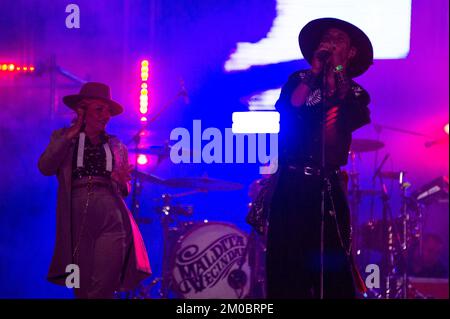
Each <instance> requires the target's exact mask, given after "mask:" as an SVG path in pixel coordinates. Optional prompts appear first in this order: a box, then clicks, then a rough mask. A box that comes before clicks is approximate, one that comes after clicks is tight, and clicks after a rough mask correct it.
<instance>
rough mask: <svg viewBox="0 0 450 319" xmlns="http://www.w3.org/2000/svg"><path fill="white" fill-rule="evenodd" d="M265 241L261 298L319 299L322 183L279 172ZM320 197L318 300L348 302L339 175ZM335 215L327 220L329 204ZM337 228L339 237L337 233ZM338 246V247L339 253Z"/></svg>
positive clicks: (346, 217) (346, 218) (350, 287)
mask: <svg viewBox="0 0 450 319" xmlns="http://www.w3.org/2000/svg"><path fill="white" fill-rule="evenodd" d="M280 169H281V171H280V177H279V180H278V184H277V187H276V190H275V192H274V195H273V198H272V204H271V209H270V216H269V229H268V237H267V254H266V276H267V297H268V298H283V299H284V298H286V299H288V298H289V299H291V298H295V299H310V298H320V270H321V264H320V260H321V258H320V257H321V236H320V235H321V197H322V196H321V188H322V184H323V183H322V178H321V177H319V176H311V175H305V174H304V172H303V170H291V169H289V168H285V167H282V168H280ZM328 179H329V181H330V184H331V196H329V195H328V194H327V193H328V192H326V193H325V195H326V196H325V198H326V201H325V204H326V205H325V208H326V209H325V219H324V220H325V231H324V239H325V240H324V298H332V299H337V298H354V297H355V287H354V282H353V277H352V272H351V263H350V259H349V257H348V256H347V254H346V251H345V249H344V247H346V248H348V247H349V244H350V240H351V239H350V233H351V223H350V211H349V206H348V202H347V198H346V194H345V192H344V188H343V183H342V180H341V176H340V174H334V175H330V176H329V177H328ZM330 197H332V199H333V202H334V208H335V213H336V215H335V216H333V214H332V213H330V211H331V210H332V204H331V198H330ZM337 225H339V232H340V236H339V234H338V228H337ZM343 246H344V247H343Z"/></svg>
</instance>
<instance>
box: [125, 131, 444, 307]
mask: <svg viewBox="0 0 450 319" xmlns="http://www.w3.org/2000/svg"><path fill="white" fill-rule="evenodd" d="M136 144H138V143H136ZM383 147H384V144H383V143H382V142H380V141H376V140H369V139H353V142H352V145H351V150H350V153H349V157H350V166H349V171H348V172H347V176H348V180H347V192H348V197H349V204H350V209H351V212H352V225H353V243H354V246H353V247H354V251H355V252H356V254H357V255H360V252H361V251H367V250H370V251H376V252H378V253H379V254H381V256H382V257H381V265H380V274H381V276H380V278H381V280H380V283H381V285H380V287H379V289H372V290H369V292H370V293H371V297H373V298H406V297H407V295H408V272H407V258H408V255H409V253H410V251H409V250H410V248H411V247H412V246H413V245H416V244H417V243H420V239H421V237H422V229H423V216H422V209H421V201H420V200H417V198H418V196H410V195H408V192H407V191H408V189H409V188H410V187H411V185H410V184H409V183H408V182H407V181H406V178H405V176H406V172H404V171H384V170H383V167H384V164H385V163H386V160H387V158H388V155H387V156H385V158H384V159H383V161H382V162H381V164H380V165H379V166H378V167H377V168H376V169H375V173H374V175H373V177H372V182H373V183H372V185H373V186H374V187H372V188H371V189H362V188H361V187H360V173H359V172H358V170H357V167H356V166H357V165H356V159H357V157H360V156H361V153H367V152H378V151H379V150H380V149H382V148H383ZM129 152H130V153H135V154H136V155H138V154H147V155H157V156H158V162H160V159H161V158H164V157H168V156H169V154H170V146H167V145H166V146H153V147H147V148H138V147H136V148H130V149H129ZM136 158H137V156H136ZM136 164H137V160H136ZM135 167H136V168H137V167H138V165H136V166H135ZM132 178H133V179H132V184H133V189H132V196H131V201H132V204H131V207H132V209H131V210H132V212H133V215H134V216H135V219H136V221H137V222H138V223H141V224H143V223H149V221H150V220H149V219H146V218H142V217H140V215H139V209H140V200H139V198H140V194H141V192H142V186H143V184H145V183H149V184H153V185H160V186H163V187H166V188H169V189H183V192H179V193H176V194H169V193H165V194H163V195H162V196H161V198H160V201H161V203H162V204H161V205H160V206H158V207H157V208H156V211H157V213H158V215H159V221H160V225H161V229H162V243H163V244H162V271H161V275H160V277H158V278H156V279H154V280H153V281H152V282H151V283H150V284H146V285H141V287H140V288H138V289H137V290H136V291H135V292H134V293H133V296H132V298H154V297H152V296H151V291H154V288H155V287H157V286H158V285H159V290H158V293H157V294H158V298H187V299H191V298H193V299H201V298H264V297H265V282H264V281H265V279H264V278H265V270H264V258H265V257H264V254H265V244H264V237H263V235H261V234H259V233H257V232H255V231H254V230H252V231H251V233H250V234H246V233H245V232H243V231H242V230H240V229H239V228H237V227H236V226H235V225H233V224H229V223H224V222H210V221H207V220H204V221H201V222H198V221H197V222H194V221H191V220H190V221H187V222H186V221H185V219H186V218H187V219H192V217H193V206H192V205H180V204H175V203H174V199H178V198H183V197H185V196H187V195H192V194H199V193H207V192H217V191H220V192H225V191H235V190H240V189H242V188H243V185H242V184H239V183H235V182H230V181H225V180H219V179H212V178H209V177H207V176H203V177H183V178H170V179H162V178H160V177H157V176H155V175H153V174H149V173H144V172H140V171H138V170H136V169H135V170H134V171H133V173H132ZM377 180H378V181H379V185H380V187H379V189H376V188H375V185H376V181H377ZM386 181H396V182H397V184H398V189H399V190H400V194H401V205H400V211H399V213H398V214H394V213H393V211H392V209H391V204H390V194H389V193H388V192H389V191H388V188H387V186H386ZM258 182H259V180H257V181H255V182H253V183H252V184H251V185H250V187H249V193H248V195H249V196H250V197H251V198H252V199H254V197H255V194H256V193H257V192H258ZM447 190H448V180H447ZM422 196H423V195H422ZM364 198H370V199H371V200H372V204H373V201H374V200H375V199H376V198H379V199H381V203H382V214H381V218H379V219H374V218H373V214H372V213H371V214H370V215H371V216H370V220H369V221H368V222H367V223H363V224H361V223H360V222H359V220H358V216H359V215H360V213H361V211H360V206H361V202H362V200H363V199H364ZM372 207H373V205H372ZM180 217H184V221H182V218H180ZM357 260H358V261H359V264H360V265H365V264H369V263H371V262H370V261H368V260H361V259H359V258H358V256H357ZM362 270H363V271H362V273H364V269H362Z"/></svg>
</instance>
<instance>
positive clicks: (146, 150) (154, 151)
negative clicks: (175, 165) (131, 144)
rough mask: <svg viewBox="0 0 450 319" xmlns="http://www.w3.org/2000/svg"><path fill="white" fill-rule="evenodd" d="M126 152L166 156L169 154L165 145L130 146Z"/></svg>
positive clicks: (168, 149)
mask: <svg viewBox="0 0 450 319" xmlns="http://www.w3.org/2000/svg"><path fill="white" fill-rule="evenodd" d="M128 152H129V153H134V154H145V155H158V156H168V155H169V154H170V148H169V147H167V146H148V147H138V148H130V149H128Z"/></svg>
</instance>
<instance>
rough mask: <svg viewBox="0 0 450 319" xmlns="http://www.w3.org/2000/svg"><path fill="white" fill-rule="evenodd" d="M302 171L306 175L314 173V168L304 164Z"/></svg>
mask: <svg viewBox="0 0 450 319" xmlns="http://www.w3.org/2000/svg"><path fill="white" fill-rule="evenodd" d="M303 172H304V173H305V175H308V176H311V175H314V168H312V167H309V166H305V167H304V169H303Z"/></svg>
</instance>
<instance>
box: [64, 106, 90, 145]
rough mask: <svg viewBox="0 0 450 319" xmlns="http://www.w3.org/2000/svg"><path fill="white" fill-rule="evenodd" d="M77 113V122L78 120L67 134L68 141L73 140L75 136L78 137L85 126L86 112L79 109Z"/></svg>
mask: <svg viewBox="0 0 450 319" xmlns="http://www.w3.org/2000/svg"><path fill="white" fill-rule="evenodd" d="M76 112H77V120H76V122H75V124H74V125H72V126H71V127H70V128H69V129H68V130H67V132H66V137H67V138H68V139H72V138H74V137H75V136H77V134H78V133H79V132H80V130H81V126H82V125H83V121H84V115H85V113H86V111H85V110H84V109H82V108H80V107H79V108H77V111H76Z"/></svg>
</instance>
